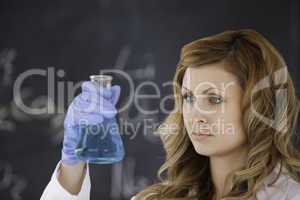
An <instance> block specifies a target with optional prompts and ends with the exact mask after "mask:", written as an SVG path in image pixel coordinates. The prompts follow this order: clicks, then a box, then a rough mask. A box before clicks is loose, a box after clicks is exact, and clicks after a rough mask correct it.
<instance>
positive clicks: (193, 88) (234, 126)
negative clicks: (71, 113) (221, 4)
mask: <svg viewBox="0 0 300 200" xmlns="http://www.w3.org/2000/svg"><path fill="white" fill-rule="evenodd" d="M173 83H174V85H173V92H174V98H175V106H174V111H173V112H172V113H171V114H169V116H168V117H167V118H166V119H165V121H164V122H163V124H162V125H161V126H160V127H159V129H158V133H160V136H161V139H162V142H163V146H164V149H165V151H166V162H165V163H164V164H163V165H162V166H161V168H160V169H159V171H158V178H159V180H160V182H158V183H156V184H153V185H151V186H149V187H147V188H145V189H144V190H143V191H141V192H140V193H138V194H137V195H136V196H135V197H134V199H135V200H142V199H146V200H154V199H155V200H159V199H178V200H179V199H182V200H188V199H200V200H219V199H226V200H227V199H228V200H229V199H236V200H241V199H258V200H270V199H271V200H297V199H300V153H299V150H298V149H297V148H296V144H295V143H296V142H295V141H296V139H297V137H296V134H295V133H296V125H297V117H298V113H299V107H300V102H299V100H298V97H297V96H296V94H295V88H294V85H293V82H292V80H291V77H290V76H289V73H288V71H287V67H286V65H285V62H284V59H283V58H282V57H281V55H280V54H279V53H278V51H277V50H276V49H275V48H274V47H273V46H272V45H271V44H270V43H269V42H268V41H267V40H266V39H265V38H264V37H263V36H262V35H260V34H259V33H257V32H255V31H253V30H249V29H244V30H236V31H225V32H223V33H220V34H217V35H213V36H210V37H206V38H202V39H198V40H195V41H193V42H191V43H189V44H187V45H185V46H184V47H183V48H182V51H181V56H180V61H179V63H178V66H177V68H176V72H175V76H174V80H173ZM174 124H175V125H177V128H176V129H175V130H174V129H172V131H167V132H166V130H169V129H168V127H169V126H171V127H174V126H173V125H174ZM62 166H63V167H61V168H62V169H61V170H60V175H58V174H57V173H58V169H59V167H60V165H59V164H58V165H57V167H56V169H55V172H54V174H53V176H52V179H51V181H50V183H49V184H48V186H47V188H46V189H45V191H44V194H43V196H42V199H43V200H46V199H51V194H55V195H56V196H55V197H56V198H59V199H65V198H67V197H68V198H73V199H77V200H83V199H89V188H90V183H89V174H88V167H87V168H85V166H88V165H85V164H83V163H79V164H76V165H74V166H71V167H70V166H68V167H66V166H64V165H62ZM86 169H87V170H86ZM86 172H87V173H86ZM163 172H166V175H165V177H162V176H161V174H162V173H163ZM74 174H76V176H75V177H74ZM56 176H58V178H56ZM57 179H58V180H57ZM67 191H68V192H67ZM69 192H70V193H71V194H73V195H71V194H70V193H69ZM68 195H69V196H68ZM62 196H64V197H65V198H63V197H62Z"/></svg>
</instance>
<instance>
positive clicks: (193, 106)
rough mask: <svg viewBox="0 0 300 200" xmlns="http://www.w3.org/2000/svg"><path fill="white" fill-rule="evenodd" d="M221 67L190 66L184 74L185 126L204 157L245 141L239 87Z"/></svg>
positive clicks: (237, 147) (226, 151)
mask: <svg viewBox="0 0 300 200" xmlns="http://www.w3.org/2000/svg"><path fill="white" fill-rule="evenodd" d="M224 66H225V64H224V63H215V64H209V65H202V66H200V67H197V68H196V67H194V68H192V67H189V68H187V70H186V72H185V74H184V77H183V82H182V88H181V94H182V96H183V119H184V125H185V128H186V130H187V133H188V135H189V138H190V140H191V142H192V144H193V146H194V148H195V150H196V152H197V153H199V154H201V155H205V156H220V155H227V154H229V153H231V152H233V151H239V150H240V149H241V148H245V147H246V144H247V142H246V141H247V139H246V134H245V132H244V130H243V127H242V121H241V119H242V113H241V109H240V101H241V97H242V88H241V87H240V85H239V83H238V80H237V78H236V77H235V76H234V75H233V74H231V73H229V72H226V71H225V70H224ZM201 122H202V123H201ZM199 133H202V134H211V136H204V137H199V136H197V134H199Z"/></svg>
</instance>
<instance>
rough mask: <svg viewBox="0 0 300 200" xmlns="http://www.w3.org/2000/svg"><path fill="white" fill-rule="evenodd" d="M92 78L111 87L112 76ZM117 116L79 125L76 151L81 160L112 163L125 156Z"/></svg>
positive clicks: (95, 76)
mask: <svg viewBox="0 0 300 200" xmlns="http://www.w3.org/2000/svg"><path fill="white" fill-rule="evenodd" d="M90 79H91V81H95V82H97V83H98V84H99V85H101V86H102V87H106V88H109V87H111V81H112V76H109V75H92V76H90ZM116 116H117V115H116ZM116 116H115V117H113V118H109V119H108V118H105V117H104V120H103V121H102V122H101V123H99V124H97V125H96V126H95V125H87V124H79V125H78V128H79V134H80V139H79V143H78V145H77V148H76V150H75V153H76V155H77V156H78V157H79V158H80V159H81V160H84V161H86V162H88V163H94V164H111V163H116V162H119V161H121V160H122V159H123V158H124V155H125V152H124V146H123V141H122V138H121V136H120V132H119V124H118V122H117V118H116Z"/></svg>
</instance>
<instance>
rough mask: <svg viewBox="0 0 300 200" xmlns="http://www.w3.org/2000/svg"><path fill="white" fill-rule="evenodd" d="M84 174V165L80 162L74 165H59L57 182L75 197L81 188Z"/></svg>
mask: <svg viewBox="0 0 300 200" xmlns="http://www.w3.org/2000/svg"><path fill="white" fill-rule="evenodd" d="M85 174H86V163H85V162H80V163H78V164H76V165H66V164H64V163H61V165H60V173H59V175H58V181H59V183H60V184H61V186H62V187H63V188H65V189H66V190H67V191H68V192H69V193H71V194H72V195H77V194H78V193H79V192H80V190H81V187H82V183H83V179H84V177H85Z"/></svg>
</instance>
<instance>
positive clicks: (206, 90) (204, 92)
mask: <svg viewBox="0 0 300 200" xmlns="http://www.w3.org/2000/svg"><path fill="white" fill-rule="evenodd" d="M182 87H183V88H184V89H186V90H188V91H189V92H192V91H191V90H190V89H188V88H186V87H185V86H182ZM212 89H217V90H220V91H221V89H219V88H216V87H209V88H207V89H205V90H203V92H202V94H206V93H207V92H208V91H209V90H212ZM192 93H193V92H192Z"/></svg>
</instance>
